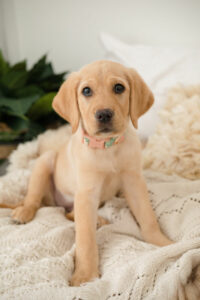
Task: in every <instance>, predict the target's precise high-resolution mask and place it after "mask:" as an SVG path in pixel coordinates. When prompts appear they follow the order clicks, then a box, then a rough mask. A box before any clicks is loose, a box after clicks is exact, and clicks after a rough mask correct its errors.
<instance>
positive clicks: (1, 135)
mask: <svg viewBox="0 0 200 300" xmlns="http://www.w3.org/2000/svg"><path fill="white" fill-rule="evenodd" d="M66 74H67V72H64V73H60V74H55V72H54V70H53V67H52V64H51V63H49V62H47V57H46V55H44V56H43V57H42V58H40V59H39V60H38V61H37V62H36V63H35V64H34V65H33V67H32V68H30V69H29V70H28V69H27V63H26V60H24V61H21V62H19V63H17V64H15V65H13V66H11V65H10V64H9V63H8V62H7V61H6V60H5V59H4V57H3V55H2V52H1V50H0V159H2V158H4V157H6V156H7V155H8V153H9V152H10V151H11V150H12V148H13V147H14V146H15V145H16V144H18V143H20V142H25V141H28V140H31V139H33V138H35V137H36V136H37V135H38V134H39V133H41V132H43V131H44V130H45V129H46V128H55V127H57V126H58V125H59V124H61V123H63V120H62V119H61V118H60V117H59V116H58V115H57V114H56V113H55V112H54V111H53V109H52V100H53V98H54V96H55V95H56V92H57V91H58V89H59V87H60V85H61V84H62V82H63V81H64V76H65V75H66Z"/></svg>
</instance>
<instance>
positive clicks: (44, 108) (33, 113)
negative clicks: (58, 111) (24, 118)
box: [28, 92, 56, 120]
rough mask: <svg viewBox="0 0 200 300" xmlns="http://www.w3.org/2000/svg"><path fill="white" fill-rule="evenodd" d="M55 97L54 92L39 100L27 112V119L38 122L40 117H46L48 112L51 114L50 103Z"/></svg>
mask: <svg viewBox="0 0 200 300" xmlns="http://www.w3.org/2000/svg"><path fill="white" fill-rule="evenodd" d="M55 95H56V92H51V93H48V94H46V95H44V96H42V97H41V98H39V99H38V100H37V101H36V102H35V103H34V104H33V105H32V107H31V109H30V110H29V112H28V116H29V118H31V119H32V120H38V119H40V118H41V117H43V116H46V115H48V114H49V113H50V112H52V111H53V108H52V101H53V98H54V97H55Z"/></svg>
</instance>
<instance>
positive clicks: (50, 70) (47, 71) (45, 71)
mask: <svg viewBox="0 0 200 300" xmlns="http://www.w3.org/2000/svg"><path fill="white" fill-rule="evenodd" d="M52 75H54V71H53V67H52V64H51V63H48V64H46V65H45V67H44V69H43V72H41V74H40V76H39V78H38V80H41V81H42V80H44V79H47V78H48V77H50V76H52Z"/></svg>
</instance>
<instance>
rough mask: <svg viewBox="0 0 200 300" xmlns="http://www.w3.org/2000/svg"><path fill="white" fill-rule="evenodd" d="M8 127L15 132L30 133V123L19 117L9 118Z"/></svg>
mask: <svg viewBox="0 0 200 300" xmlns="http://www.w3.org/2000/svg"><path fill="white" fill-rule="evenodd" d="M7 125H8V126H9V128H11V129H13V130H14V131H18V132H20V133H25V132H27V131H28V129H29V127H30V121H29V120H28V119H26V120H25V119H22V118H20V117H17V116H12V117H9V119H8V121H7Z"/></svg>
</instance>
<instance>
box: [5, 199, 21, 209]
mask: <svg viewBox="0 0 200 300" xmlns="http://www.w3.org/2000/svg"><path fill="white" fill-rule="evenodd" d="M23 203H24V201H21V202H19V203H17V204H5V203H0V208H11V209H15V208H17V207H18V206H21V205H23Z"/></svg>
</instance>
